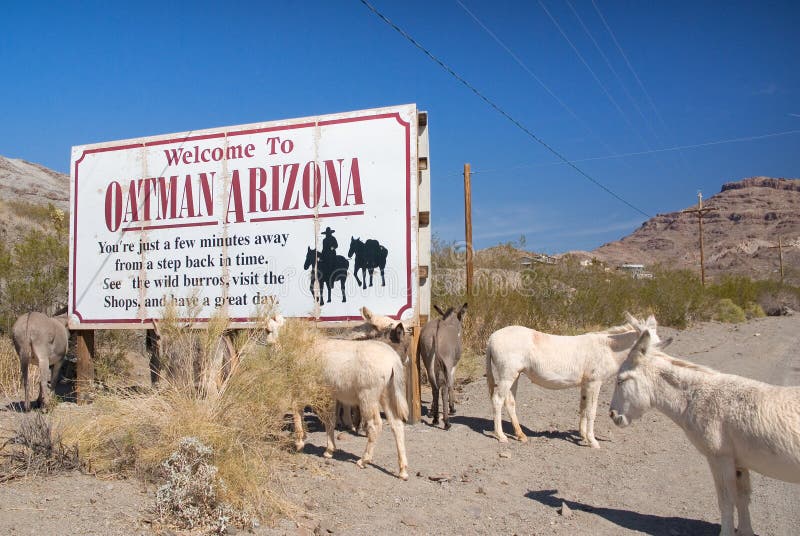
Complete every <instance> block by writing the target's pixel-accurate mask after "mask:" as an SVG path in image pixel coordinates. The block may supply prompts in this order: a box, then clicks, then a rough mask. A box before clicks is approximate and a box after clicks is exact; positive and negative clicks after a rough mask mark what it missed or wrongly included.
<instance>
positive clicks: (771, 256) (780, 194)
mask: <svg viewBox="0 0 800 536" xmlns="http://www.w3.org/2000/svg"><path fill="white" fill-rule="evenodd" d="M703 207H713V208H714V209H715V210H713V211H711V212H709V213H708V214H706V216H705V217H704V218H703V239H704V245H705V259H706V262H705V266H706V274H707V276H711V277H715V276H719V275H722V274H728V273H732V274H742V275H748V276H750V277H752V278H754V279H769V278H777V277H778V273H777V272H778V250H777V249H770V248H771V247H772V246H776V245H777V244H778V238H779V237H780V238H781V240H782V243H783V246H784V250H783V262H784V269H785V271H786V273H787V277H788V279H789V280H791V281H792V282H794V283H800V179H775V178H769V177H751V178H748V179H743V180H740V181H736V182H729V183H726V184H724V185H723V186H722V190H721V191H720V192H719V193H718V194H716V195H714V196H712V197H710V198H709V199H706V200H704V201H703ZM687 208H696V207H687ZM593 253H594V254H595V255H596V256H597V257H598V258H599V259H600V260H604V261H606V262H608V263H610V264H623V263H641V264H645V265H653V264H662V265H666V266H669V267H673V268H689V269H692V270H696V271H699V270H700V252H699V241H698V224H697V216H696V215H694V214H691V213H685V212H671V213H668V214H659V215H657V216H655V217H654V218H651V219H650V220H648V221H646V222H645V223H643V224H642V226H641V227H640V228H639V229H637V230H636V231H634V232H633V233H632V234H630V235H629V236H626V237H625V238H622V239H621V240H618V241H616V242H611V243H608V244H605V245H603V246H601V247H599V248H597V249H596V250H594V252H593Z"/></svg>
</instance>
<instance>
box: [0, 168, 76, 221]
mask: <svg viewBox="0 0 800 536" xmlns="http://www.w3.org/2000/svg"><path fill="white" fill-rule="evenodd" d="M0 200H2V201H9V200H13V201H24V202H27V203H31V204H34V205H44V206H47V204H48V203H52V204H53V205H55V206H56V207H58V208H60V209H62V210H67V206H68V205H69V175H64V174H63V173H58V172H57V171H53V170H52V169H48V168H46V167H44V166H40V165H39V164H33V163H31V162H26V161H25V160H19V159H16V158H5V157H3V156H0Z"/></svg>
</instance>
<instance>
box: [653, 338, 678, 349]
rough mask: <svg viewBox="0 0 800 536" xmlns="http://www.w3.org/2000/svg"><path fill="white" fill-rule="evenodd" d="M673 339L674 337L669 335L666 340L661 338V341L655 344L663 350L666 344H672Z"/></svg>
mask: <svg viewBox="0 0 800 536" xmlns="http://www.w3.org/2000/svg"><path fill="white" fill-rule="evenodd" d="M673 340H674V337H670V338H669V339H667V340H662V341H661V342H660V343H658V344H657V345H656V346H658V348H659V350H663V349H664V348H666V347H667V346H669V345H670V344H672V341H673Z"/></svg>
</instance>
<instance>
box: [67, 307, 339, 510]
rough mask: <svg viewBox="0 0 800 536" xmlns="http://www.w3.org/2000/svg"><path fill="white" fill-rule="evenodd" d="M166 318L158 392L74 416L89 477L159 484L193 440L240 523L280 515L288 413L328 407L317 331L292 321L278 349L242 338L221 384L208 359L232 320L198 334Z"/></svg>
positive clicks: (113, 396) (102, 398)
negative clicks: (185, 442) (207, 451)
mask: <svg viewBox="0 0 800 536" xmlns="http://www.w3.org/2000/svg"><path fill="white" fill-rule="evenodd" d="M164 316H165V319H164V320H163V321H162V322H161V323H160V333H161V337H162V348H163V349H164V350H165V351H164V355H165V356H166V358H167V359H166V360H167V367H166V373H165V374H164V378H163V380H162V381H161V382H160V384H159V386H158V387H157V388H156V389H154V390H153V391H152V392H149V393H140V394H135V393H134V394H130V393H128V394H121V393H113V392H110V393H100V394H99V395H98V396H97V398H96V400H95V402H94V404H93V405H92V406H88V407H81V408H72V409H71V410H70V411H71V413H72V415H71V418H70V426H69V427H68V428H67V429H66V430H65V439H67V440H69V441H72V442H75V443H76V444H77V445H78V447H79V449H80V452H81V459H82V461H83V463H84V464H85V466H86V467H87V468H88V469H89V470H90V471H92V472H96V473H102V474H105V475H111V476H136V477H139V478H142V479H144V480H147V481H153V482H155V481H160V480H161V479H162V478H163V477H164V474H163V467H162V463H163V462H164V461H165V460H166V459H168V458H169V457H170V456H171V455H172V454H173V452H175V451H176V450H177V448H178V445H179V443H180V441H181V440H182V439H183V438H186V437H194V438H197V440H198V441H199V442H201V443H202V444H203V445H206V446H208V447H209V448H211V449H212V451H213V464H214V466H215V467H216V468H217V469H218V473H217V474H218V477H219V479H220V483H222V482H224V485H220V487H219V489H217V490H216V493H217V494H219V495H220V498H221V499H222V500H223V501H224V502H225V503H226V504H228V505H230V506H231V507H233V508H234V509H235V510H236V511H238V512H242V513H243V517H242V519H244V518H245V517H246V516H247V515H256V516H260V517H270V516H271V515H274V514H276V513H278V512H281V511H284V510H285V509H286V508H287V507H288V505H287V504H286V503H285V502H284V501H283V500H282V499H281V498H280V496H279V495H278V494H276V493H275V492H274V491H273V490H274V488H275V484H276V481H275V476H274V473H275V472H274V468H275V467H276V464H278V463H280V462H285V461H286V460H287V459H288V458H287V457H288V456H289V453H288V450H289V449H288V448H287V447H288V446H289V445H291V444H292V442H291V440H290V438H289V435H288V433H287V432H286V431H285V427H286V414H287V412H288V411H290V410H291V408H293V407H294V406H295V405H312V406H316V407H322V406H324V405H325V404H328V403H329V400H330V397H329V396H328V395H327V393H326V392H325V390H324V389H321V388H320V386H319V385H318V383H317V381H316V378H318V377H319V374H320V371H319V363H318V361H317V360H316V359H315V358H314V355H313V350H312V348H311V346H312V344H313V341H314V338H315V337H316V333H315V331H314V329H313V327H312V326H311V325H310V324H308V323H306V322H302V321H294V322H292V321H289V322H287V323H286V325H284V327H283V329H282V330H281V337H280V343H279V344H275V345H263V344H260V343H259V341H261V340H263V338H264V334H263V331H261V330H258V329H256V330H249V331H247V332H243V333H241V334H240V335H239V336H238V337H236V342H235V345H236V347H237V348H239V349H240V350H241V354H242V357H241V360H240V361H239V364H238V366H235V367H233V369H232V370H231V371H230V375H229V376H228V377H227V378H226V379H224V380H223V381H221V382H218V381H217V377H216V376H215V375H217V374H218V372H219V371H220V370H221V368H220V365H219V363H218V361H217V360H215V359H214V358H213V355H212V354H213V353H214V352H215V351H216V349H217V348H218V345H217V341H218V340H219V336H220V335H222V333H223V332H224V331H225V329H226V328H227V321H226V320H225V319H224V318H222V317H219V318H215V319H214V320H213V321H212V322H210V323H209V325H208V329H207V330H204V331H200V330H198V331H193V330H190V329H188V327H187V326H186V325H185V322H181V321H178V318H179V317H182V318H186V316H185V315H178V314H177V312H176V311H166V314H165V315H164ZM215 339H216V340H215ZM212 383H213V384H214V385H215V387H214V388H210V387H209V386H210V385H211V384H212ZM245 514H246V515H245Z"/></svg>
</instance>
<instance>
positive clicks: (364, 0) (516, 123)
mask: <svg viewBox="0 0 800 536" xmlns="http://www.w3.org/2000/svg"><path fill="white" fill-rule="evenodd" d="M359 1H360V2H361V3H362V4H364V6H365V7H367V9H369V10H370V11H372V13H374V14H375V16H377V17H378V18H379V19H381V20H382V21H383V22H385V23H386V24H388V25H389V26H390V27H391V28H393V29H394V30H395V31H396V32H397V33H399V34H400V35H402V36H403V37H404V38H405V39H406V40H407V41H409V42H410V43H411V44H412V45H414V46H415V47H417V48H418V49H419V50H421V51H422V52H423V53H424V54H425V55H426V56H428V57H429V58H430V59H431V60H433V61H434V62H436V63H437V64H438V65H439V66H440V67H441V68H442V69H444V70H445V71H446V72H447V73H448V74H450V76H452V77H453V78H455V79H456V80H458V81H459V82H461V84H463V85H464V86H465V87H466V88H467V89H469V90H470V91H472V92H473V93H474V94H475V95H476V96H478V97H479V98H480V99H481V100H482V101H484V102H485V103H486V104H488V105H489V106H490V107H491V108H493V109H494V110H495V111H496V112H497V113H499V114H500V115H502V116H503V117H505V118H506V119H508V120H509V121H511V123H512V124H514V126H516V127H517V128H519V129H520V130H521V131H522V132H524V133H525V134H527V135H528V136H529V137H530V138H531V139H533V140H534V141H536V142H537V143H538V144H539V145H541V146H542V147H544V148H545V149H547V150H548V151H550V152H551V153H553V154H554V155H555V156H556V157H557V158H558V159H559V160H561V161H562V162H564V163H565V164H567V165H568V166H569V167H571V168H572V169H574V170H575V171H577V172H578V173H580V174H581V175H582V176H583V177H585V178H586V179H588V180H589V181H590V182H592V183H593V184H595V185H596V186H598V187H599V188H601V189H603V190H604V191H605V192H606V193H608V194H609V195H611V196H612V197H614V198H615V199H617V200H618V201H620V202H622V203H624V204H625V205H627V206H628V207H630V208H632V209H633V210H635V211H636V212H638V213H640V214H642V215H643V216H645V217H646V218H650V215H649V214H647V213H646V212H645V211H643V210H642V209H640V208H638V207H637V206H635V205H633V204H632V203H630V202H629V201H627V200H625V199H624V198H622V197H621V196H620V195H618V194H617V193H615V192H614V191H612V190H611V189H609V188H608V187H606V186H604V185H603V184H602V183H601V182H599V181H598V180H596V179H594V178H593V177H591V176H590V175H589V174H588V173H586V172H585V171H583V170H582V169H581V168H579V167H578V166H576V165H575V164H574V163H572V162H571V161H570V160H568V159H567V158H566V157H565V156H563V155H562V154H561V153H559V152H558V151H556V150H555V149H554V148H552V147H551V146H550V145H548V144H547V143H546V142H545V141H544V140H542V139H541V138H539V137H538V136H537V135H536V134H534V133H533V132H531V131H530V130H529V129H528V128H527V127H525V125H523V124H522V123H520V122H519V121H518V120H516V119H514V118H513V117H512V116H511V115H509V114H508V112H506V111H505V110H503V109H502V108H500V107H499V106H498V105H497V104H495V103H494V102H493V101H492V100H490V99H489V98H488V97H486V96H485V95H484V94H483V93H481V92H480V91H478V89H476V88H475V87H474V86H473V85H472V84H470V83H469V82H467V81H466V80H465V79H464V78H462V77H461V76H460V75H458V74H457V73H456V72H455V71H454V70H453V69H452V68H450V67H449V66H448V65H447V64H445V63H444V62H443V61H442V60H440V59H439V58H437V57H436V56H434V55H433V54H432V53H431V52H430V51H429V50H428V49H426V48H425V47H423V46H422V45H421V44H420V43H418V42H417V41H416V40H415V39H414V38H413V37H411V35H409V34H408V33H407V32H406V31H405V30H403V29H402V28H400V27H399V26H397V25H396V24H395V23H393V22H392V21H391V20H389V19H388V18H387V17H386V16H385V15H384V14H383V13H381V12H380V11H378V10H377V9H375V7H373V6H372V4H370V3H369V2H367V0H359Z"/></svg>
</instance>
